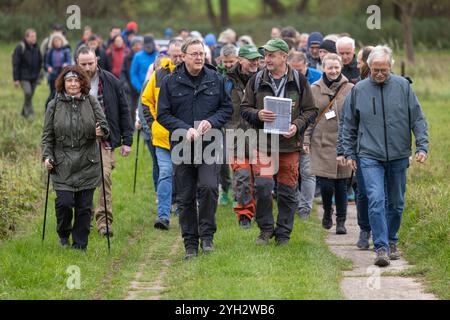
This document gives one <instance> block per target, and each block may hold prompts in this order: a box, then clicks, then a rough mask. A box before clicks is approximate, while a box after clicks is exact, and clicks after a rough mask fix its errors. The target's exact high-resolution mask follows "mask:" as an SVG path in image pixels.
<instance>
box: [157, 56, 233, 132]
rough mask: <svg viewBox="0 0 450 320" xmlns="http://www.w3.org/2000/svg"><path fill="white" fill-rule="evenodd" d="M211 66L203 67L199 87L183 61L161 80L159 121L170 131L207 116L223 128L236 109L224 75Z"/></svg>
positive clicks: (186, 126) (206, 118)
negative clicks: (192, 79)
mask: <svg viewBox="0 0 450 320" xmlns="http://www.w3.org/2000/svg"><path fill="white" fill-rule="evenodd" d="M212 68H214V67H212V66H211V67H209V66H205V67H203V70H204V76H203V78H202V80H201V83H200V85H199V86H198V88H195V86H194V84H193V83H192V81H191V80H190V79H189V76H188V74H187V70H186V67H185V65H184V63H181V64H180V65H178V66H177V67H176V68H175V70H174V71H173V73H171V74H170V75H168V76H166V77H165V78H164V79H163V81H162V83H161V90H160V92H159V96H158V106H157V109H158V114H157V120H158V122H159V123H160V124H161V125H162V126H164V127H165V128H166V129H167V130H169V131H170V132H173V131H174V130H176V129H179V128H181V129H186V130H188V129H190V128H193V127H194V122H195V121H201V120H208V121H209V122H210V123H211V125H212V127H213V128H216V129H220V128H222V127H223V126H224V125H225V124H226V123H227V122H228V121H229V120H230V119H231V115H232V113H233V106H232V105H231V100H230V97H229V95H228V94H227V93H226V91H225V78H224V77H222V76H221V75H220V74H218V73H217V72H216V71H215V70H213V69H212Z"/></svg>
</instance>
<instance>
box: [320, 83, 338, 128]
mask: <svg viewBox="0 0 450 320" xmlns="http://www.w3.org/2000/svg"><path fill="white" fill-rule="evenodd" d="M344 85H345V83H343V84H341V85H340V86H339V88H338V89H337V91H336V93H335V94H334V96H333V97H332V98H331V101H330V103H329V104H328V105H327V107H326V108H325V109H323V110H322V112H321V113H320V114H319V116H318V117H317V118H316V122H315V124H314V126H316V125H317V124H318V123H319V121H320V120H321V119H322V118H323V116H324V115H325V113H327V112H328V111H329V110H330V109H331V107H332V106H333V104H334V101H336V99H337V97H338V95H339V92H341V89H342V87H343V86H344Z"/></svg>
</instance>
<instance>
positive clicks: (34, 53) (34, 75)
mask: <svg viewBox="0 0 450 320" xmlns="http://www.w3.org/2000/svg"><path fill="white" fill-rule="evenodd" d="M36 41H37V37H36V31H34V30H33V29H27V30H26V31H25V39H24V40H22V41H21V42H20V43H19V44H18V45H17V47H16V49H15V50H14V53H13V57H12V63H13V79H14V86H15V87H16V88H17V87H19V85H20V86H21V87H22V90H23V93H24V96H25V99H24V103H23V108H22V116H23V117H25V118H28V117H30V116H32V115H33V113H34V112H33V103H32V100H33V95H34V90H35V89H36V86H37V84H38V79H39V73H40V71H41V66H42V56H41V52H40V51H39V47H38V46H37V44H36Z"/></svg>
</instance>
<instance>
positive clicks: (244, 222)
mask: <svg viewBox="0 0 450 320" xmlns="http://www.w3.org/2000/svg"><path fill="white" fill-rule="evenodd" d="M239 226H240V227H241V228H242V229H250V228H251V226H252V223H251V220H250V219H249V218H248V217H247V216H246V215H244V214H243V215H241V216H240V217H239Z"/></svg>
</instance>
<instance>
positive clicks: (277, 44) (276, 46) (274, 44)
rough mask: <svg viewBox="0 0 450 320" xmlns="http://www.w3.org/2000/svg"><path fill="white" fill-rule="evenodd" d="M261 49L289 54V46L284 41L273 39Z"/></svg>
mask: <svg viewBox="0 0 450 320" xmlns="http://www.w3.org/2000/svg"><path fill="white" fill-rule="evenodd" d="M261 48H263V49H264V50H267V51H270V52H275V51H283V52H286V53H289V46H288V44H287V43H286V41H284V40H283V39H271V40H269V41H267V43H266V44H265V45H263V46H262V47H261Z"/></svg>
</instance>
